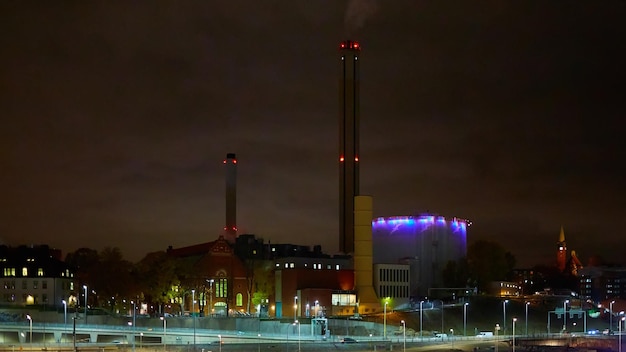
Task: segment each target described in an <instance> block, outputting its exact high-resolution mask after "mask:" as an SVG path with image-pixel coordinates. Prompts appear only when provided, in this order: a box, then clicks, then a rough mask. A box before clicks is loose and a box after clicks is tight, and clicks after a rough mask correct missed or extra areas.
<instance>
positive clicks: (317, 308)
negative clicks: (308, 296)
mask: <svg viewBox="0 0 626 352" xmlns="http://www.w3.org/2000/svg"><path fill="white" fill-rule="evenodd" d="M319 306H320V301H318V300H315V317H316V318H317V317H318V314H319V313H318V310H319Z"/></svg>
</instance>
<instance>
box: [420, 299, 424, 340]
mask: <svg viewBox="0 0 626 352" xmlns="http://www.w3.org/2000/svg"><path fill="white" fill-rule="evenodd" d="M423 304H424V301H420V340H421V339H422V323H423V320H422V307H423Z"/></svg>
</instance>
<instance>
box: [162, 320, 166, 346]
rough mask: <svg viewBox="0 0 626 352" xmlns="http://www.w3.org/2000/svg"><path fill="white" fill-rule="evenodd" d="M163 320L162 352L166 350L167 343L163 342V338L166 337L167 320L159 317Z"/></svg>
mask: <svg viewBox="0 0 626 352" xmlns="http://www.w3.org/2000/svg"><path fill="white" fill-rule="evenodd" d="M161 320H163V350H167V347H166V346H167V343H166V342H165V338H166V337H167V320H166V319H165V317H161Z"/></svg>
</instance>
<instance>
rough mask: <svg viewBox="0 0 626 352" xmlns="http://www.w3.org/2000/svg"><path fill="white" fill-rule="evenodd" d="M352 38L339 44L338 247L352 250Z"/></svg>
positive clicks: (355, 61)
mask: <svg viewBox="0 0 626 352" xmlns="http://www.w3.org/2000/svg"><path fill="white" fill-rule="evenodd" d="M360 52H361V46H360V45H359V43H357V42H355V41H351V40H345V41H343V42H341V44H340V45H339V53H340V57H341V78H340V79H339V107H340V110H339V250H340V251H341V252H343V253H346V254H348V253H352V252H354V197H355V196H357V195H359V54H360Z"/></svg>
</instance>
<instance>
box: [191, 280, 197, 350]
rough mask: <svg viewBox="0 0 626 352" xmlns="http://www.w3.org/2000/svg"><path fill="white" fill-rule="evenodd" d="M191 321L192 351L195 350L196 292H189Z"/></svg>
mask: <svg viewBox="0 0 626 352" xmlns="http://www.w3.org/2000/svg"><path fill="white" fill-rule="evenodd" d="M191 319H192V320H193V350H194V351H195V350H196V290H191Z"/></svg>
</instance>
